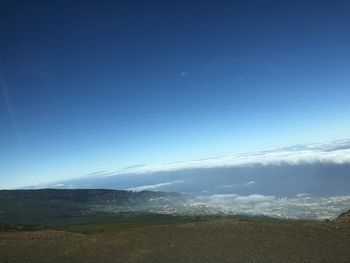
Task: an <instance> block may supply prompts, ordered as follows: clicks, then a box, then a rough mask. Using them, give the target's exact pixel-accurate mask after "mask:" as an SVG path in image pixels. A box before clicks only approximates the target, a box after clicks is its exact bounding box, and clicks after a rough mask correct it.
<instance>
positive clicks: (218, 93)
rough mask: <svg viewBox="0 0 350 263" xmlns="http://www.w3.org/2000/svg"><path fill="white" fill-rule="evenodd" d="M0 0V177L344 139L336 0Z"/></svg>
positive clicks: (60, 175)
mask: <svg viewBox="0 0 350 263" xmlns="http://www.w3.org/2000/svg"><path fill="white" fill-rule="evenodd" d="M0 7H1V8H0V80H1V82H0V85H1V90H0V188H12V187H18V186H21V185H27V184H35V183H40V182H49V181H55V180H61V179H70V178H74V177H79V176H82V175H84V174H88V173H92V172H96V171H101V170H103V171H105V170H116V169H120V168H123V167H126V166H132V165H139V164H147V165H152V164H158V163H167V162H176V161H181V160H191V159H198V158H209V157H215V156H222V155H228V154H235V153H240V152H249V151H257V150H263V149H270V148H275V147H282V146H288V145H294V144H300V143H309V142H319V141H329V140H336V139H346V138H349V137H350V136H349V132H350V122H349V120H350V48H349V47H350V16H349V15H348V14H349V13H350V3H349V2H348V1H265V0H260V1H214V0H213V1H194V0H187V1H179V0H178V1H152V0H150V1H84V3H82V2H81V1H1V2H0Z"/></svg>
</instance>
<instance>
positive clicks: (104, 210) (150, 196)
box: [0, 189, 181, 224]
mask: <svg viewBox="0 0 350 263" xmlns="http://www.w3.org/2000/svg"><path fill="white" fill-rule="evenodd" d="M179 197H181V195H180V194H177V193H163V192H151V191H142V192H131V191H123V190H102V189H77V190H58V189H41V190H3V191H0V222H2V223H26V224H28V223H51V222H66V221H71V220H81V219H84V218H100V217H109V216H111V215H112V214H114V213H122V212H148V209H149V208H150V207H154V206H157V205H162V202H169V201H170V200H171V199H172V198H179Z"/></svg>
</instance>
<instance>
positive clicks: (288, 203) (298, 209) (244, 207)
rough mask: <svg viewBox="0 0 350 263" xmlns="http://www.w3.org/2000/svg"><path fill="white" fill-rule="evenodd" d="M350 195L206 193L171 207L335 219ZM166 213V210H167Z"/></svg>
mask: <svg viewBox="0 0 350 263" xmlns="http://www.w3.org/2000/svg"><path fill="white" fill-rule="evenodd" d="M349 204H350V196H332V197H310V196H306V197H291V198H286V197H283V198H278V197H275V196H266V195H260V194H253V195H247V196H240V195H236V194H220V195H206V196H198V197H194V198H190V199H189V200H188V201H186V202H181V203H179V204H178V205H177V206H176V207H175V208H174V207H172V208H171V212H172V213H178V214H186V213H188V214H192V215H193V214H222V213H224V214H227V215H235V214H245V215H265V216H269V217H276V218H293V219H318V220H323V219H332V218H335V217H337V216H338V215H339V214H341V213H342V212H344V211H347V210H349V208H350V206H349ZM163 212H166V211H163Z"/></svg>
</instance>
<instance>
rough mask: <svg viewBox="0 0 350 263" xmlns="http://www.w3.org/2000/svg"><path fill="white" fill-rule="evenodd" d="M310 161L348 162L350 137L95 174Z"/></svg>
mask: <svg viewBox="0 0 350 263" xmlns="http://www.w3.org/2000/svg"><path fill="white" fill-rule="evenodd" d="M313 163H334V164H344V163H350V140H339V141H331V142H325V143H318V144H309V145H296V146H292V147H285V148H280V149H276V150H269V151H260V152H253V153H243V154H235V155H230V156H224V157H217V158H209V159H201V160H192V161H183V162H175V163H168V164H159V165H142V166H136V167H131V168H129V169H122V170H120V171H115V172H105V173H99V176H113V175H121V174H143V173H155V172H169V171H177V170H183V169H201V168H220V167H245V166H251V165H281V164H289V165H300V164H313Z"/></svg>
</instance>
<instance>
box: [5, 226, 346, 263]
mask: <svg viewBox="0 0 350 263" xmlns="http://www.w3.org/2000/svg"><path fill="white" fill-rule="evenodd" d="M0 262H21V263H22V262H104V263H105V262H106V263H107V262H269V263H271V262H278V263H280V262H350V224H349V223H348V222H345V223H344V222H300V221H239V220H218V221H208V222H181V223H177V222H172V223H171V224H164V223H162V222H158V223H154V222H153V223H147V222H146V223H142V224H140V223H135V224H126V223H125V222H124V223H113V222H109V223H99V224H91V223H90V224H80V225H65V226H60V227H50V228H49V229H40V228H38V229H37V230H36V231H10V232H8V231H7V232H0Z"/></svg>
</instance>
